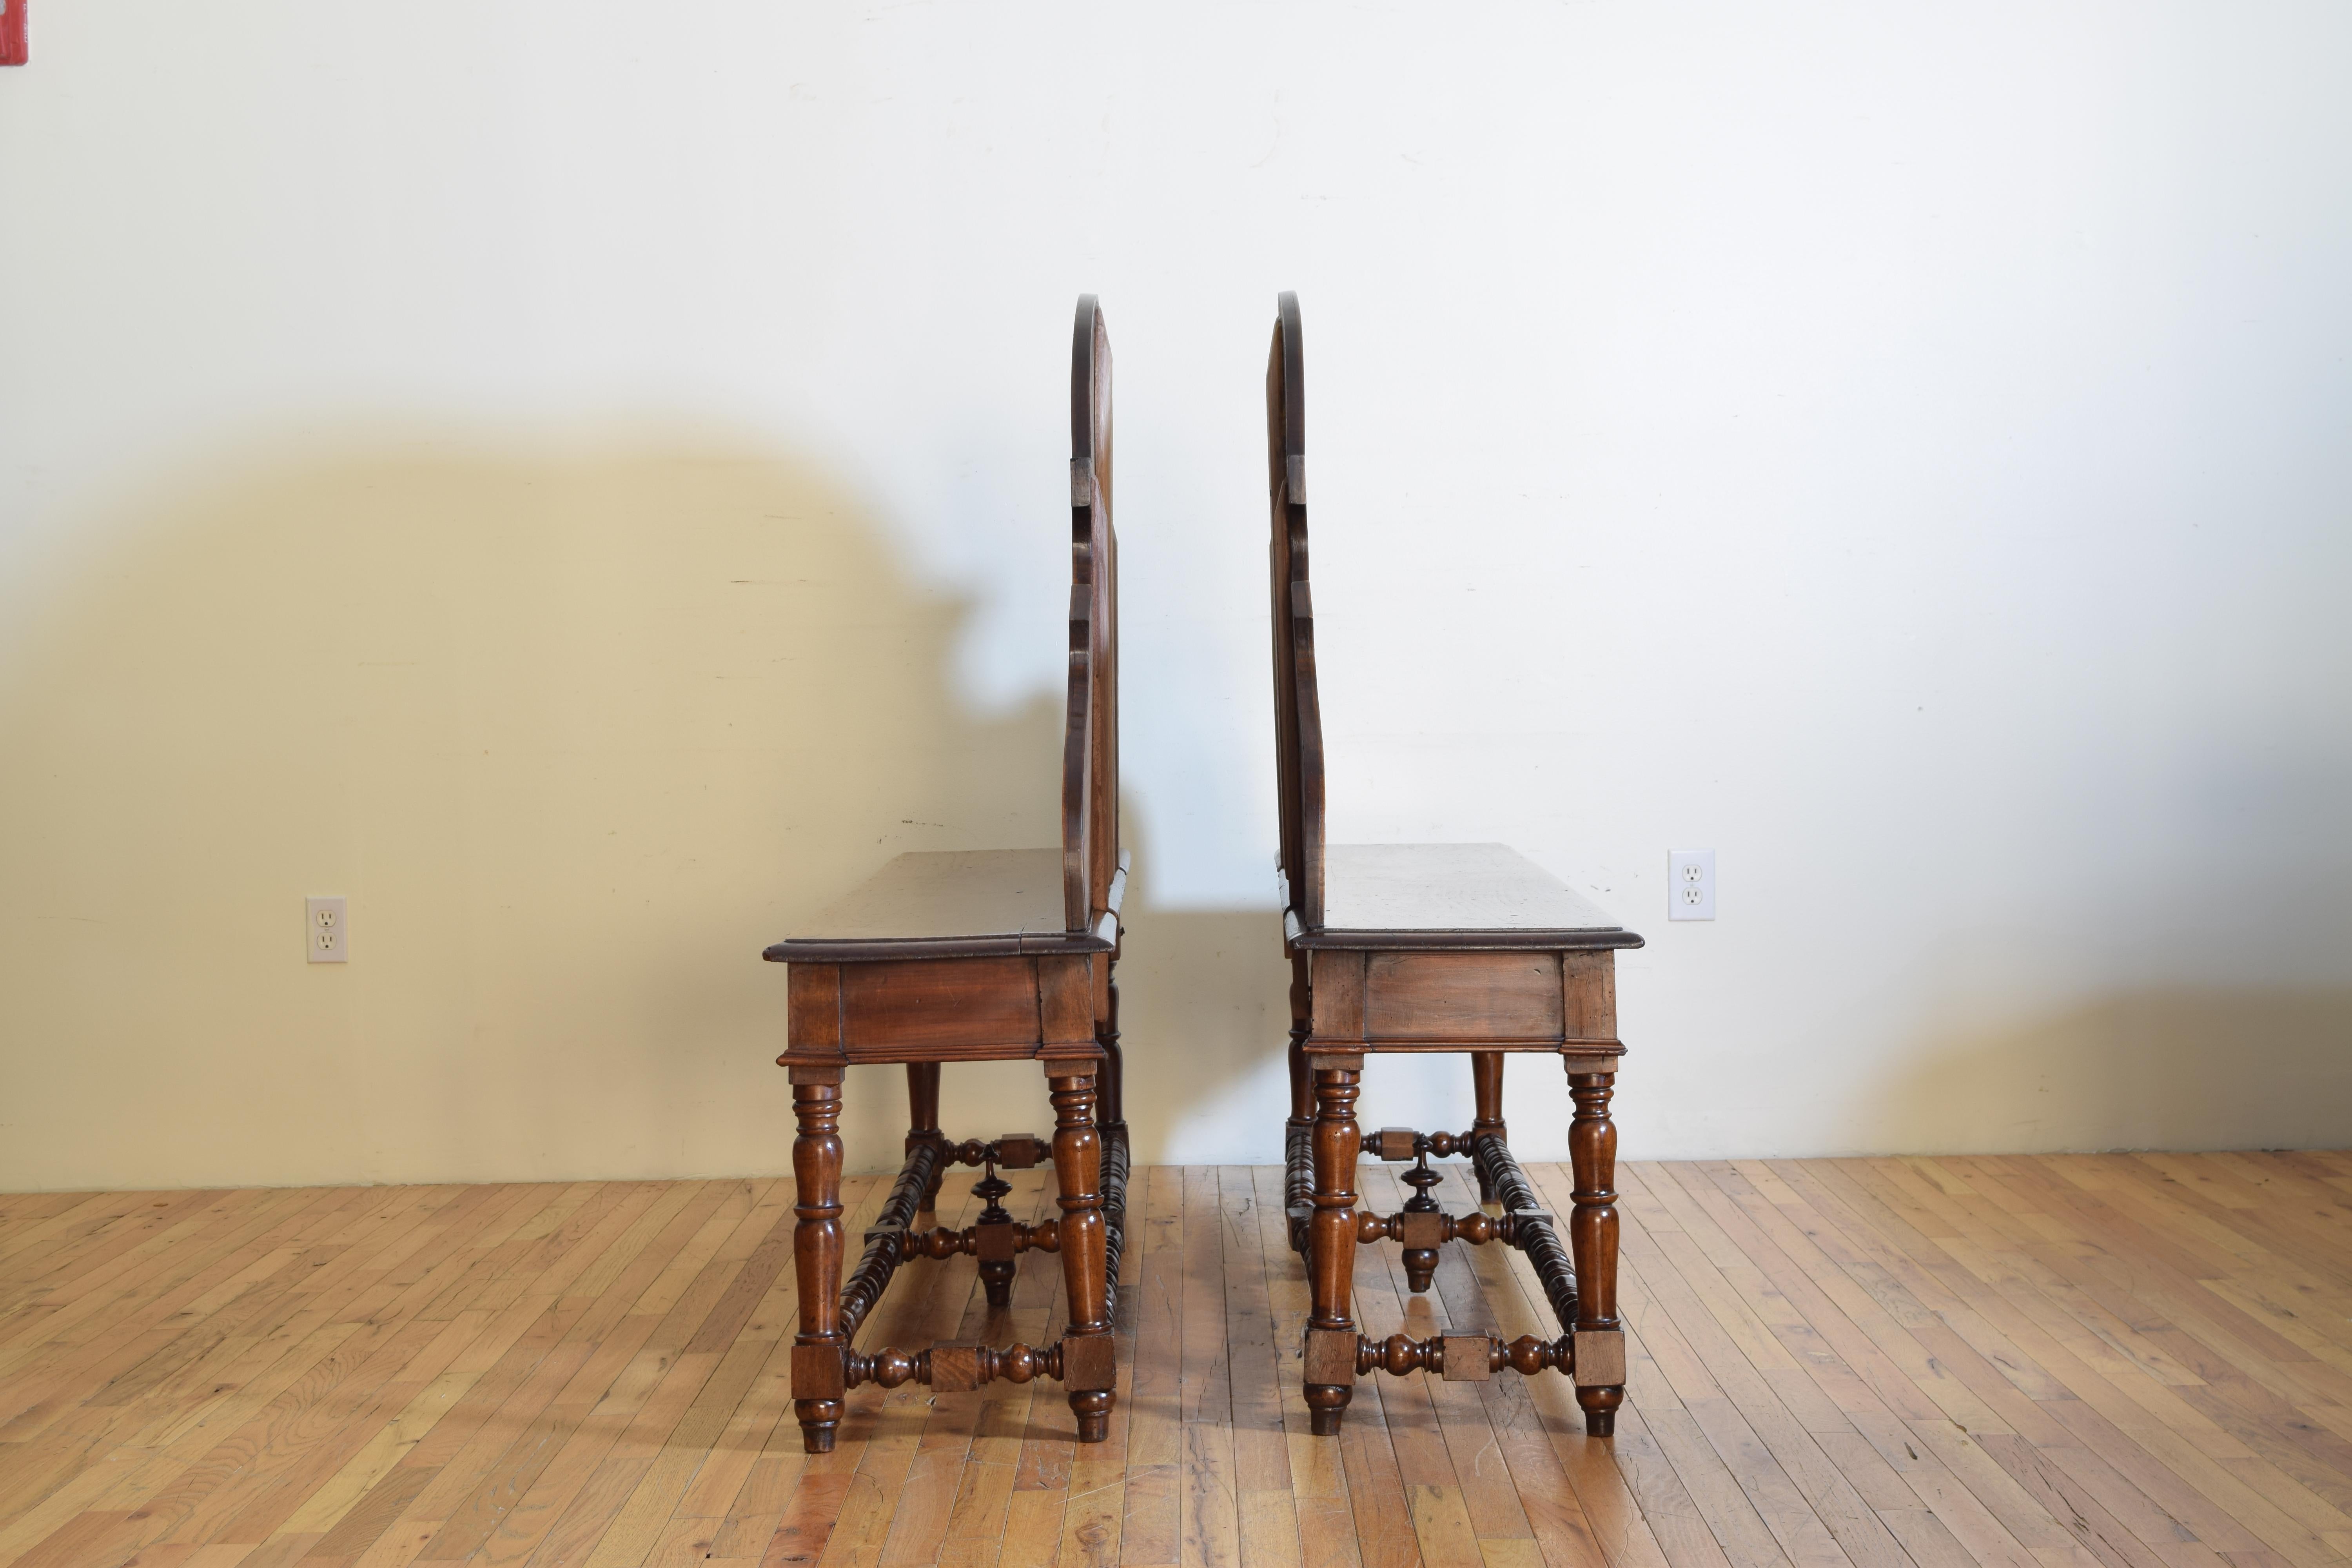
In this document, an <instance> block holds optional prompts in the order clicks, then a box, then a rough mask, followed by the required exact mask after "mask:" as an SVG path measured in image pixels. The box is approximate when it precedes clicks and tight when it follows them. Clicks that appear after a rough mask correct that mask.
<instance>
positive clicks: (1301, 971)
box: [1290, 958, 1315, 1128]
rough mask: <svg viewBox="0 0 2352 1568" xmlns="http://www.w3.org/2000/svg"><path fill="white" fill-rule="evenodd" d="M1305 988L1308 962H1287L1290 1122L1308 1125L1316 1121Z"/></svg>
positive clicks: (1311, 1020) (1309, 1022)
mask: <svg viewBox="0 0 2352 1568" xmlns="http://www.w3.org/2000/svg"><path fill="white" fill-rule="evenodd" d="M1309 1009H1310V1003H1309V1000H1308V993H1307V961H1306V960H1305V959H1304V958H1294V959H1292V960H1291V961H1290V1125H1291V1126H1293V1127H1300V1128H1303V1127H1307V1126H1310V1125H1312V1124H1313V1122H1314V1121H1315V1079H1314V1073H1313V1071H1312V1069H1310V1068H1308V1067H1307V1031H1308V1030H1309V1029H1310V1028H1311V1027H1312V1026H1313V1014H1312V1013H1311V1011H1310V1010H1309Z"/></svg>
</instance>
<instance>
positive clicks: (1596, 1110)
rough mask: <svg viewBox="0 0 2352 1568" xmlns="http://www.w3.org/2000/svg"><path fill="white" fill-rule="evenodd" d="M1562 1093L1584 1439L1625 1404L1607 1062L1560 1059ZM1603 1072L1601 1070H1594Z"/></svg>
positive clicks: (1605, 1431) (1606, 1430)
mask: <svg viewBox="0 0 2352 1568" xmlns="http://www.w3.org/2000/svg"><path fill="white" fill-rule="evenodd" d="M1567 1066H1568V1089H1569V1094H1570V1097H1571V1098H1572V1099H1574V1100H1575V1101H1576V1117H1575V1120H1574V1121H1571V1122H1570V1123H1569V1129H1568V1153H1569V1161H1570V1166H1571V1168H1572V1169H1573V1170H1574V1172H1575V1174H1576V1191H1575V1200H1576V1207H1575V1210H1574V1212H1572V1213H1571V1214H1570V1215H1569V1219H1568V1245H1569V1250H1570V1253H1572V1254H1573V1255H1574V1257H1575V1259H1576V1323H1575V1325H1574V1327H1575V1332H1576V1402H1577V1404H1578V1405H1581V1406H1583V1408H1584V1430H1585V1434H1586V1436H1592V1437H1607V1436H1612V1434H1614V1433H1615V1431H1616V1429H1617V1407H1618V1406H1619V1405H1622V1404H1623V1403H1624V1402H1625V1327H1624V1325H1623V1324H1622V1322H1620V1321H1618V1318H1617V1124H1616V1123H1615V1122H1614V1121H1611V1120H1610V1119H1609V1100H1610V1096H1611V1094H1612V1091H1613V1090H1614V1089H1615V1087H1616V1083H1617V1073H1616V1066H1617V1064H1616V1062H1615V1061H1614V1060H1613V1059H1612V1058H1591V1057H1588V1058H1576V1057H1570V1058H1568V1063H1567ZM1604 1068H1605V1069H1606V1070H1601V1069H1604Z"/></svg>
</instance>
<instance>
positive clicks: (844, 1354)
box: [648, 295, 1128, 1555]
mask: <svg viewBox="0 0 2352 1568" xmlns="http://www.w3.org/2000/svg"><path fill="white" fill-rule="evenodd" d="M1070 427H1071V428H1070V447H1071V456H1070V496H1069V500H1070V597H1069V616H1068V621H1067V630H1068V638H1069V645H1068V646H1069V687H1068V698H1067V705H1066V714H1065V723H1064V732H1063V752H1062V778H1061V785H1062V789H1061V797H1062V798H1061V823H1060V826H1061V844H1060V846H1059V847H1056V848H1052V849H1005V850H991V851H953V852H938V853H914V854H907V855H901V856H899V857H898V858H896V859H895V860H892V861H891V862H890V863H889V864H887V866H885V867H883V868H881V870H880V871H878V872H877V873H876V874H875V875H874V876H873V877H871V878H869V879H867V880H866V882H865V883H863V884H862V885H860V886H859V887H857V888H856V889H854V890H852V891H851V892H850V893H849V894H848V895H847V896H846V897H845V898H844V899H842V900H839V901H837V902H836V903H835V904H834V905H833V906H832V907H830V908H829V909H827V910H824V912H823V913H821V914H819V915H818V916H817V917H816V918H815V919H814V921H811V922H810V923H809V925H808V926H807V927H806V928H805V929H803V930H802V931H798V932H796V933H794V934H793V936H791V937H789V938H787V939H786V940H784V941H782V942H777V943H775V944H774V945H772V946H771V947H770V948H768V949H767V950H766V952H765V953H764V954H763V956H764V957H765V958H767V959H768V960H770V961H771V962H774V963H783V964H785V965H787V966H788V968H787V973H788V976H789V979H788V984H787V992H788V1006H787V1012H786V1020H787V1027H788V1040H789V1043H788V1046H787V1048H786V1049H785V1051H784V1054H783V1055H782V1057H780V1058H777V1059H778V1060H779V1061H780V1062H781V1063H782V1064H783V1065H785V1066H787V1067H789V1068H791V1069H792V1072H793V1083H794V1085H795V1086H796V1087H795V1090H794V1095H795V1099H794V1109H795V1115H796V1117H797V1120H798V1121H799V1137H798V1140H797V1141H796V1142H795V1144H794V1171H795V1176H796V1181H797V1183H798V1189H799V1196H800V1205H799V1208H798V1215H799V1224H798V1226H797V1227H796V1229H795V1231H794V1236H793V1247H794V1256H795V1258H796V1259H797V1267H798V1270H799V1282H800V1287H801V1300H802V1303H803V1322H802V1332H801V1334H800V1336H799V1338H798V1339H797V1340H796V1341H795V1342H794V1346H793V1397H794V1401H795V1405H796V1413H797V1415H798V1416H799V1420H800V1425H801V1431H802V1439H803V1446H804V1447H805V1448H806V1449H807V1450H808V1451H809V1452H810V1453H823V1452H826V1451H828V1450H830V1449H831V1448H832V1447H833V1445H834V1442H835V1428H836V1427H837V1426H838V1425H839V1423H840V1420H841V1416H842V1410H843V1403H842V1395H843V1394H844V1392H845V1390H847V1389H849V1388H854V1387H856V1386H857V1385H858V1384H861V1383H863V1382H869V1381H870V1382H876V1383H879V1384H882V1385H883V1386H885V1387H892V1386H896V1385H898V1384H901V1383H904V1382H907V1381H910V1380H920V1381H928V1382H929V1383H931V1384H932V1385H933V1386H934V1387H935V1388H938V1389H940V1390H941V1391H943V1392H968V1391H970V1390H971V1389H973V1388H976V1387H977V1386H979V1385H980V1384H981V1383H982V1382H985V1381H988V1380H989V1379H990V1378H992V1377H997V1376H1003V1377H1006V1378H1009V1379H1010V1380H1011V1381H1013V1382H1016V1383H1017V1382H1025V1381H1027V1380H1028V1379H1029V1378H1030V1377H1031V1376H1034V1375H1036V1374H1038V1373H1040V1372H1041V1371H1045V1373H1047V1374H1048V1375H1052V1376H1057V1377H1060V1378H1062V1379H1063V1381H1064V1382H1065V1383H1066V1384H1067V1386H1068V1388H1069V1393H1070V1405H1071V1409H1072V1412H1073V1414H1074V1416H1075V1418H1076V1427H1077V1437H1078V1440H1079V1441H1080V1442H1083V1443H1100V1442H1103V1441H1105V1440H1106V1439H1107V1437H1108V1433H1109V1424H1110V1421H1109V1418H1110V1411H1111V1406H1112V1403H1113V1398H1114V1394H1113V1390H1114V1385H1115V1383H1116V1375H1115V1368H1114V1360H1113V1357H1112V1355H1111V1348H1110V1347H1111V1323H1112V1310H1111V1299H1110V1298H1111V1292H1112V1290H1113V1289H1114V1286H1113V1280H1114V1279H1115V1278H1116V1275H1115V1270H1116V1268H1117V1267H1118V1253H1119V1245H1118V1237H1117V1236H1116V1235H1115V1234H1113V1233H1114V1231H1115V1229H1116V1227H1118V1226H1120V1225H1122V1224H1123V1221H1124V1215H1125V1205H1126V1177H1127V1139H1126V1128H1125V1124H1124V1123H1123V1122H1115V1123H1114V1125H1113V1126H1112V1127H1111V1128H1109V1129H1108V1133H1109V1137H1108V1140H1106V1137H1105V1131H1106V1130H1105V1129H1104V1128H1102V1127H1101V1125H1100V1122H1099V1120H1098V1116H1097V1110H1098V1097H1099V1096H1101V1095H1104V1094H1106V1093H1107V1094H1108V1099H1109V1100H1110V1102H1111V1105H1112V1106H1113V1107H1114V1114H1116V1110H1115V1108H1116V1107H1117V1105H1118V1095H1119V1087H1120V1065H1121V1058H1120V1054H1119V1046H1118V987H1117V985H1116V984H1115V983H1114V982H1113V979H1112V973H1111V970H1112V966H1113V964H1114V963H1116V961H1117V958H1118V945H1119V935H1120V932H1119V924H1118V912H1119V905H1120V902H1121V900H1122V899H1123V897H1124V896H1125V892H1126V886H1127V870H1128V861H1127V858H1126V856H1125V854H1124V853H1123V851H1122V850H1121V849H1120V847H1119V843H1118V538H1117V535H1116V533H1115V531H1114V530H1113V528H1112V523H1111V415H1110V340H1109V335H1108V330H1107V329H1106V328H1105V326H1104V324H1103V319H1102V312H1101V310H1099V309H1098V308H1097V304H1096V301H1095V299H1094V297H1093V296H1092V295H1086V296H1083V297H1081V298H1080V300H1078V309H1077V316H1076V323H1075V326H1074V329H1073V334H1072V352H1071V368H1070ZM1021 1057H1026V1058H1034V1059H1035V1060H1037V1061H1039V1062H1040V1063H1042V1064H1043V1066H1044V1068H1045V1075H1046V1078H1047V1080H1048V1085H1049V1088H1050V1089H1051V1097H1052V1100H1053V1103H1054V1108H1055V1113H1056V1114H1055V1133H1054V1142H1053V1154H1054V1165H1055V1180H1056V1184H1057V1186H1058V1188H1059V1191H1060V1194H1061V1205H1062V1210H1063V1213H1062V1216H1061V1218H1060V1219H1058V1220H1056V1221H1054V1222H1051V1223H1050V1224H1049V1225H1047V1226H1023V1225H1021V1224H1019V1223H1018V1222H1016V1221H1015V1220H1013V1217H1012V1216H1011V1215H1009V1214H1007V1213H1005V1212H1004V1211H1003V1209H1002V1208H1001V1207H999V1206H997V1199H998V1198H1001V1197H1002V1196H1003V1195H1004V1194H1007V1193H1009V1192H1010V1191H1011V1188H1010V1187H1009V1186H1008V1185H1007V1184H1004V1183H1003V1181H1001V1180H999V1179H998V1178H997V1176H996V1173H995V1171H994V1169H993V1167H994V1166H995V1165H997V1164H1002V1165H1003V1166H1005V1167H1006V1168H1008V1169H1011V1168H1017V1167H1019V1166H1021V1165H1023V1164H1024V1163H1034V1159H1035V1158H1036V1155H1037V1152H1038V1151H1036V1150H1034V1149H1033V1148H1031V1147H1030V1145H1031V1143H1033V1142H1034V1141H1033V1140H1025V1139H1017V1138H1008V1139H1001V1140H999V1141H998V1142H996V1143H993V1144H987V1145H982V1144H979V1143H977V1142H971V1143H966V1144H957V1143H954V1142H951V1141H950V1139H949V1137H948V1135H947V1133H946V1132H945V1131H942V1130H941V1128H940V1109H941V1106H940V1101H941V1097H942V1094H943V1093H951V1092H952V1088H953V1086H952V1085H951V1084H949V1083H946V1082H944V1081H943V1077H942V1074H941V1071H940V1064H942V1063H945V1062H951V1061H988V1060H1001V1059H1005V1058H1021ZM852 1062H870V1063H903V1064H905V1065H906V1067H907V1087H908V1105H909V1119H910V1121H911V1123H912V1125H910V1126H909V1127H908V1131H907V1142H906V1147H907V1162H908V1163H907V1165H906V1167H905V1169H904V1170H902V1171H901V1172H900V1174H899V1179H898V1184H896V1185H895V1186H894V1187H893V1189H892V1191H891V1194H890V1197H889V1200H888V1203H887V1205H886V1209H885V1213H884V1216H883V1219H882V1220H881V1222H880V1223H878V1224H877V1227H876V1228H874V1229H873V1230H871V1231H869V1233H868V1234H867V1237H866V1250H865V1254H864V1256H863V1258H861V1260H860V1263H859V1265H858V1268H857V1270H856V1276H855V1277H854V1278H853V1279H852V1280H851V1282H850V1286H849V1288H848V1289H846V1290H844V1289H842V1287H841V1280H840V1276H841V1260H842V1237H841V1231H840V1223H839V1216H840V1214H841V1203H840V1187H841V1141H840V1137H839V1131H838V1129H839V1124H840V1118H841V1083H842V1079H843V1076H844V1068H845V1066H846V1065H847V1064H849V1063H852ZM967 1155H969V1156H970V1157H971V1159H972V1160H979V1161H982V1162H984V1163H988V1164H989V1165H990V1166H991V1169H990V1170H989V1171H988V1173H987V1174H986V1176H984V1177H983V1179H982V1183H981V1184H979V1185H978V1186H977V1187H976V1188H975V1193H976V1194H979V1195H982V1196H984V1197H986V1198H987V1199H988V1202H989V1207H988V1208H987V1209H985V1210H984V1211H983V1212H982V1215H981V1218H980V1221H979V1223H977V1224H976V1225H975V1226H972V1227H971V1229H970V1230H969V1231H964V1232H950V1231H948V1230H945V1229H940V1228H938V1227H924V1228H921V1229H919V1230H917V1229H910V1226H912V1224H913V1221H914V1218H915V1215H917V1214H919V1213H923V1214H928V1213H929V1212H930V1211H931V1210H932V1209H933V1208H934V1207H935V1200H936V1194H937V1193H938V1191H939V1187H940V1177H941V1174H942V1173H944V1171H945V1169H946V1167H947V1166H948V1165H949V1164H950V1163H952V1162H953V1161H955V1160H957V1159H963V1158H965V1157H966V1156H967ZM967 1163H969V1162H967ZM1033 1250H1042V1251H1046V1252H1056V1251H1057V1252H1059V1254H1060V1255H1061V1263H1062V1270H1063V1275H1064V1281H1065V1288H1066V1290H1067V1293H1068V1298H1069V1322H1068V1332H1067V1334H1066V1336H1065V1338H1064V1340H1063V1341H1062V1342H1061V1343H1060V1344H1058V1345H1055V1346H1052V1347H1049V1348H1048V1349H1047V1350H1045V1351H1043V1352H1033V1351H1031V1350H1030V1349H1028V1348H1027V1347H1025V1346H1019V1345H1016V1346H1013V1347H1012V1349H1011V1350H1010V1351H1007V1352H993V1351H989V1350H987V1349H985V1348H984V1347H982V1346H978V1345H972V1344H963V1345H943V1346H940V1347H938V1348H937V1349H936V1351H929V1350H918V1351H901V1350H898V1349H885V1350H880V1351H874V1352H867V1353H865V1354H860V1353H858V1352H854V1351H853V1349H852V1348H851V1345H850V1343H849V1342H850V1340H851V1339H852V1338H854V1336H855V1335H856V1331H857V1328H858V1326H859V1324H860V1323H862V1322H863V1321H864V1320H865V1318H866V1313H867V1312H868V1311H869V1310H871V1309H873V1308H874V1306H875V1305H876V1303H877V1301H878V1300H880V1298H881V1296H882V1293H883V1291H884V1290H885V1289H887V1286H888V1285H889V1283H890V1279H891V1277H892V1275H893V1274H895V1273H896V1272H897V1270H898V1268H899V1267H900V1266H901V1265H903V1264H907V1263H909V1262H911V1261H913V1260H915V1259H916V1258H924V1259H931V1260H938V1259H943V1258H950V1257H960V1256H962V1255H963V1254H965V1253H967V1252H968V1253H971V1254H972V1255H974V1256H975V1257H977V1258H978V1259H979V1265H978V1267H979V1273H980V1276H981V1278H982V1281H983V1283H984V1284H985V1286H986V1289H987V1295H988V1299H989V1300H990V1302H991V1304H992V1306H995V1307H1003V1306H1004V1305H1006V1304H1008V1302H1009V1300H1010V1287H1011V1283H1012V1278H1013V1272H1014V1269H1015V1267H1016V1265H1015V1259H1016V1258H1017V1257H1019V1256H1020V1255H1022V1254H1024V1253H1027V1252H1030V1251H1033ZM648 1544H649V1545H650V1544H651V1543H648ZM705 1555H708V1553H707V1552H706V1553H705Z"/></svg>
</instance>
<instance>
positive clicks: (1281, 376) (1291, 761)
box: [1265, 293, 1323, 931]
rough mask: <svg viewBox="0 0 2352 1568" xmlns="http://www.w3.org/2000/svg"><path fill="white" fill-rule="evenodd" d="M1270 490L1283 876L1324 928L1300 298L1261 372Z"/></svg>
mask: <svg viewBox="0 0 2352 1568" xmlns="http://www.w3.org/2000/svg"><path fill="white" fill-rule="evenodd" d="M1265 448H1266V466H1267V470H1268V472H1267V483H1268V489H1269V492H1270V494H1271V496H1272V498H1273V505H1274V542H1273V588H1274V721H1275V755H1276V771H1277V773H1278V775H1279V778H1280V783H1281V789H1282V875H1283V879H1284V880H1285V881H1286V883H1288V884H1289V893H1290V907H1291V909H1292V910H1296V911H1297V915H1298V919H1299V921H1300V923H1301V924H1302V925H1304V926H1306V927H1307V929H1308V930H1310V931H1312V930H1314V929H1316V928H1318V927H1319V926H1321V925H1322V923H1323V716H1322V708H1321V706H1320V704H1319V703H1318V700H1317V698H1316V692H1315V608H1314V602H1313V600H1312V598H1311V597H1310V596H1309V595H1308V592H1307V375H1306V370H1305V367H1304V365H1303V364H1302V363H1301V360H1300V350H1299V342H1298V296H1297V295H1296V294H1289V293H1286V294H1284V295H1283V296H1282V300H1281V305H1280V309H1279V310H1278V312H1277V314H1276V320H1275V324H1274V347H1273V350H1272V352H1271V353H1269V354H1268V355H1267V356H1266V365H1265Z"/></svg>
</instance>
